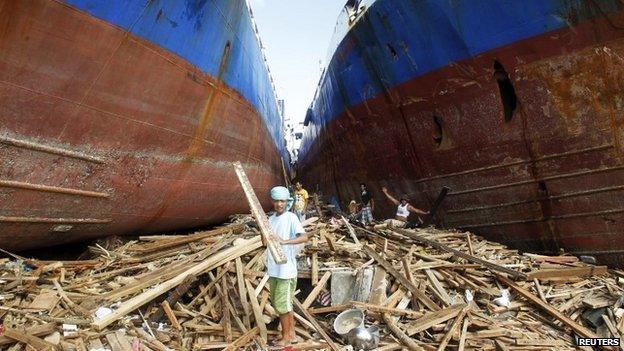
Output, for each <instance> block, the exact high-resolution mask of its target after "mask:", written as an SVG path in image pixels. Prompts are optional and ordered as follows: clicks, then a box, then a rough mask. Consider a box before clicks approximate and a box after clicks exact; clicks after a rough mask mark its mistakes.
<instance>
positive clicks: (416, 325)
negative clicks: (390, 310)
mask: <svg viewBox="0 0 624 351" xmlns="http://www.w3.org/2000/svg"><path fill="white" fill-rule="evenodd" d="M464 307H466V304H460V305H454V306H451V307H447V308H445V309H442V310H439V311H435V312H430V313H427V314H426V315H424V316H422V317H421V318H419V319H417V320H415V321H413V322H411V323H410V325H412V327H409V328H408V329H407V335H410V336H411V335H414V334H416V333H418V332H421V331H423V330H427V329H429V328H431V327H433V326H434V325H436V324H440V323H443V322H446V321H448V320H449V319H452V318H455V317H456V316H457V315H458V314H459V313H460V312H461V311H462V310H463V309H464Z"/></svg>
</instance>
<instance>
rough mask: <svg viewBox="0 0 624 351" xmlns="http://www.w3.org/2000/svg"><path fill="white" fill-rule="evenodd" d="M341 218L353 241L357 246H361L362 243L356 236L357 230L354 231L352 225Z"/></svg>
mask: <svg viewBox="0 0 624 351" xmlns="http://www.w3.org/2000/svg"><path fill="white" fill-rule="evenodd" d="M340 218H341V219H342V223H344V225H345V226H346V227H347V230H348V231H349V235H350V236H351V239H353V241H354V242H355V243H356V244H359V243H360V241H359V240H358V238H357V236H356V235H355V229H353V226H352V225H351V223H349V221H347V219H346V218H345V217H344V216H340Z"/></svg>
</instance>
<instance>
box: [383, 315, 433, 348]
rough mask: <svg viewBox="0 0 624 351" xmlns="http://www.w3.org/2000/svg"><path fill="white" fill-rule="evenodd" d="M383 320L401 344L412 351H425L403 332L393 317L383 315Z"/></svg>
mask: <svg viewBox="0 0 624 351" xmlns="http://www.w3.org/2000/svg"><path fill="white" fill-rule="evenodd" d="M383 320H384V322H385V323H386V325H387V326H388V329H390V331H391V332H392V334H394V336H396V337H397V339H399V341H400V342H401V344H403V345H405V346H407V348H408V349H409V350H412V351H424V348H422V347H421V346H420V345H418V344H417V343H416V341H415V340H414V339H412V338H410V337H409V336H408V335H407V334H405V333H404V332H403V330H401V328H400V327H399V326H398V325H397V322H395V321H394V320H393V319H392V317H390V316H389V315H388V314H383Z"/></svg>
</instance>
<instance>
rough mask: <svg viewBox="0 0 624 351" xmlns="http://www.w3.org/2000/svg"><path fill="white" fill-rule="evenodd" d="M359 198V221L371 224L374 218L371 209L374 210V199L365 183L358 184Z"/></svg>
mask: <svg viewBox="0 0 624 351" xmlns="http://www.w3.org/2000/svg"><path fill="white" fill-rule="evenodd" d="M360 191H361V194H360V198H361V200H362V211H361V218H360V219H361V221H362V224H364V225H367V224H372V223H373V222H374V221H375V219H374V218H373V211H375V200H374V199H373V195H372V194H371V192H370V191H369V190H368V188H367V187H366V184H364V183H361V184H360Z"/></svg>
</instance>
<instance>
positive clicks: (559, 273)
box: [527, 266, 608, 279]
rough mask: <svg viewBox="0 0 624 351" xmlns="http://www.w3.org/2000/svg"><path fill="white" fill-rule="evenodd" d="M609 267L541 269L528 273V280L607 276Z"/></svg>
mask: <svg viewBox="0 0 624 351" xmlns="http://www.w3.org/2000/svg"><path fill="white" fill-rule="evenodd" d="M607 269H608V268H607V266H585V267H571V268H555V269H540V270H537V271H533V272H529V273H527V278H528V279H549V278H562V277H579V278H584V277H591V276H594V275H604V274H607Z"/></svg>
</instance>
